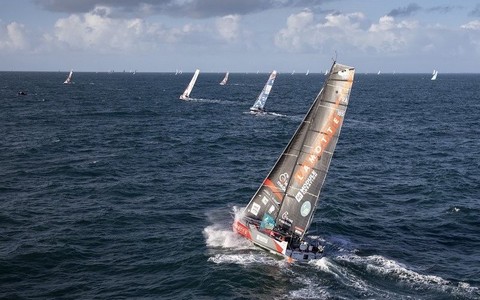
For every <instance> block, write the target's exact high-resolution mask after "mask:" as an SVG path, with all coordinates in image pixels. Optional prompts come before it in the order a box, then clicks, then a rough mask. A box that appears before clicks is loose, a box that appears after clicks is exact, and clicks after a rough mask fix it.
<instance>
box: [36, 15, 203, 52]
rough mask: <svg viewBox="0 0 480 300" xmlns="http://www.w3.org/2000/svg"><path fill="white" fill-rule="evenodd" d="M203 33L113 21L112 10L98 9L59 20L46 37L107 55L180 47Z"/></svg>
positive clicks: (188, 27) (133, 20)
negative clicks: (180, 43)
mask: <svg viewBox="0 0 480 300" xmlns="http://www.w3.org/2000/svg"><path fill="white" fill-rule="evenodd" d="M202 30H203V29H202V28H201V27H199V26H194V25H190V24H186V25H184V26H182V27H179V28H167V27H165V26H162V25H161V24H159V23H148V22H146V21H144V20H142V19H140V18H130V19H120V18H112V17H111V9H110V8H108V7H96V8H95V9H94V10H92V11H91V12H88V13H85V14H72V15H70V16H69V17H67V18H62V19H59V20H58V21H57V22H56V23H55V26H54V31H53V34H45V42H47V43H50V44H55V45H56V46H57V47H67V48H70V49H73V50H82V49H90V50H94V51H100V52H105V53H108V52H122V51H126V52H128V51H139V50H140V51H142V50H151V49H154V48H155V47H158V46H159V45H162V44H173V43H177V42H179V41H182V40H184V39H187V38H188V37H189V36H193V35H195V34H196V33H197V32H201V31H202Z"/></svg>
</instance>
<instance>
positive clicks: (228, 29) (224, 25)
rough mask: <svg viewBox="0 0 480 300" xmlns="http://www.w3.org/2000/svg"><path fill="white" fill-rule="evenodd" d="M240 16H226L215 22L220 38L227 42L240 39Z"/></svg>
mask: <svg viewBox="0 0 480 300" xmlns="http://www.w3.org/2000/svg"><path fill="white" fill-rule="evenodd" d="M240 19H241V18H240V16H238V15H228V16H225V17H222V18H219V19H218V20H217V22H216V27H217V30H218V32H219V34H220V36H221V37H222V38H223V39H224V40H226V41H228V42H235V41H237V40H238V39H239V37H240V24H239V22H240Z"/></svg>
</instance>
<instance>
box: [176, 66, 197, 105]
mask: <svg viewBox="0 0 480 300" xmlns="http://www.w3.org/2000/svg"><path fill="white" fill-rule="evenodd" d="M198 74H200V70H199V69H196V70H195V73H194V74H193V77H192V79H191V80H190V83H189V84H188V86H187V88H186V89H185V91H184V92H183V94H181V95H180V100H190V93H191V92H192V89H193V87H194V86H195V82H196V81H197V78H198Z"/></svg>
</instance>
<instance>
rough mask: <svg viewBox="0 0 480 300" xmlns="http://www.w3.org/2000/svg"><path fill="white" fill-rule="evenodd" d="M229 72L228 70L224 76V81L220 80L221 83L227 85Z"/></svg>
mask: <svg viewBox="0 0 480 300" xmlns="http://www.w3.org/2000/svg"><path fill="white" fill-rule="evenodd" d="M228 74H229V72H227V73H226V74H225V77H223V79H222V81H221V82H220V85H226V84H227V81H228Z"/></svg>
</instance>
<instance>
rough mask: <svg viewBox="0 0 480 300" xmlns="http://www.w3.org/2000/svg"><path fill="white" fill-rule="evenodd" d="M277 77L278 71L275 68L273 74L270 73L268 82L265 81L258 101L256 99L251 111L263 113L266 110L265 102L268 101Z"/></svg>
mask: <svg viewBox="0 0 480 300" xmlns="http://www.w3.org/2000/svg"><path fill="white" fill-rule="evenodd" d="M276 77H277V71H275V70H273V72H272V74H270V77H269V78H268V80H267V83H265V86H264V87H263V90H262V92H261V93H260V95H258V98H257V101H255V103H254V104H253V106H252V107H250V112H251V113H254V114H258V113H260V114H261V113H264V112H265V110H264V109H263V108H264V106H265V102H266V101H267V98H268V95H269V94H270V91H271V90H272V86H273V82H274V81H275V78H276Z"/></svg>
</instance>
